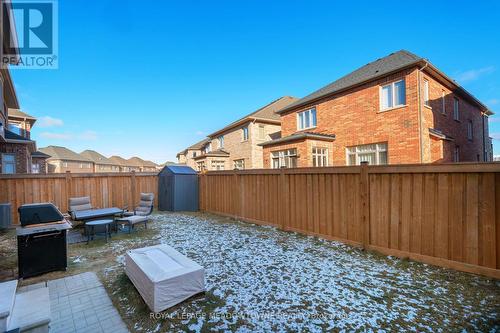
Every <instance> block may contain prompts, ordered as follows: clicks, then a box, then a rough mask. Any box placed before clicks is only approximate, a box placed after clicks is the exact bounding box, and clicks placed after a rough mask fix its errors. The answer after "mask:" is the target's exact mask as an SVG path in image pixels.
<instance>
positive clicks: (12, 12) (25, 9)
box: [1, 0, 58, 69]
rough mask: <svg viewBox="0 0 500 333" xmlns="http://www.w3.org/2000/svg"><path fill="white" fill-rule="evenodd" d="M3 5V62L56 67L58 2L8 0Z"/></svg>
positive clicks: (32, 66) (21, 66)
mask: <svg viewBox="0 0 500 333" xmlns="http://www.w3.org/2000/svg"><path fill="white" fill-rule="evenodd" d="M2 7H3V8H2V12H3V13H2V18H3V19H2V22H3V23H2V34H1V35H2V44H3V50H2V51H3V52H2V59H1V60H2V65H6V64H14V65H17V66H16V67H13V68H38V69H40V68H42V69H47V68H48V69H56V68H57V67H58V56H57V3H56V2H55V1H51V0H34V1H29V0H28V1H26V0H24V1H11V0H6V1H5V4H4V6H2Z"/></svg>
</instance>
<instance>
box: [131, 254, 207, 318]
mask: <svg viewBox="0 0 500 333" xmlns="http://www.w3.org/2000/svg"><path fill="white" fill-rule="evenodd" d="M125 273H126V274H127V276H128V277H129V279H130V280H131V281H132V283H133V284H134V286H135V287H136V288H137V290H138V291H139V293H140V294H141V296H142V298H143V299H144V301H145V302H146V304H147V305H148V306H149V308H150V309H151V310H152V311H153V312H161V311H163V310H165V309H168V308H169V307H171V306H174V305H175V304H178V303H180V302H182V301H184V300H185V299H187V298H189V297H191V296H193V295H195V294H198V293H200V292H203V291H205V269H204V268H203V267H201V266H200V265H198V264H197V263H195V262H194V261H192V260H191V259H189V258H187V257H186V256H184V255H182V254H181V253H179V252H177V251H176V250H175V249H173V248H172V247H170V246H168V245H155V246H150V247H144V248H142V249H135V250H130V251H127V253H126V255H125Z"/></svg>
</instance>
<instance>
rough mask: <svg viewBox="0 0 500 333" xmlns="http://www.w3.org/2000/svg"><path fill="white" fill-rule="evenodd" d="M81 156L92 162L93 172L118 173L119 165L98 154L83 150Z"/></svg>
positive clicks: (93, 151)
mask: <svg viewBox="0 0 500 333" xmlns="http://www.w3.org/2000/svg"><path fill="white" fill-rule="evenodd" d="M80 155H81V156H83V157H85V158H87V159H89V160H91V161H92V162H93V166H94V171H93V172H120V165H119V164H116V163H114V162H113V161H111V160H110V159H109V158H107V157H106V156H104V155H101V154H99V153H98V152H96V151H95V150H89V149H87V150H84V151H82V152H81V153H80Z"/></svg>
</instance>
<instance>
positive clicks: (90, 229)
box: [85, 220, 114, 244]
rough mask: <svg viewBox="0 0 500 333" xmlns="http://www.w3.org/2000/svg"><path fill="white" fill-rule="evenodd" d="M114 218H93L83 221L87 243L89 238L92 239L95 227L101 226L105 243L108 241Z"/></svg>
mask: <svg viewBox="0 0 500 333" xmlns="http://www.w3.org/2000/svg"><path fill="white" fill-rule="evenodd" d="M113 223H114V220H95V221H89V222H87V223H85V233H86V234H87V244H88V243H90V238H91V237H92V239H94V235H95V227H98V226H103V227H104V228H105V231H104V236H105V239H106V243H107V242H108V236H109V238H111V225H112V224H113Z"/></svg>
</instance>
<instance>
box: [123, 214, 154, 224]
mask: <svg viewBox="0 0 500 333" xmlns="http://www.w3.org/2000/svg"><path fill="white" fill-rule="evenodd" d="M148 220H149V216H138V215H134V216H128V217H122V218H120V219H118V220H117V221H118V222H128V223H130V224H136V223H140V222H146V221H148Z"/></svg>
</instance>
